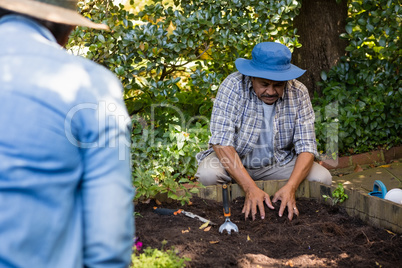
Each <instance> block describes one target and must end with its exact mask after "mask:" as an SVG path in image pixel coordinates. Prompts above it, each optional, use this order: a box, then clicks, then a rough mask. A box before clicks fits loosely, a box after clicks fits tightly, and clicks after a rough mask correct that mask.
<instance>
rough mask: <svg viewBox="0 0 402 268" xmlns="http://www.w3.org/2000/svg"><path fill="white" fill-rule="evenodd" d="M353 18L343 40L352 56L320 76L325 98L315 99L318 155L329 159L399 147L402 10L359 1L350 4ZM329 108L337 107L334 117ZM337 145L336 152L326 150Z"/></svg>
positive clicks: (384, 3)
mask: <svg viewBox="0 0 402 268" xmlns="http://www.w3.org/2000/svg"><path fill="white" fill-rule="evenodd" d="M350 12H351V15H350V17H349V19H348V23H347V26H346V33H344V34H342V35H341V36H342V38H346V39H348V40H349V46H348V47H347V48H346V50H347V52H348V54H347V56H345V57H343V58H342V59H341V60H340V62H339V64H338V65H337V66H335V67H334V68H332V69H331V70H330V71H329V72H328V73H324V72H323V73H322V74H321V77H322V79H323V81H322V82H321V83H320V86H321V87H322V88H323V97H316V98H315V99H313V103H314V105H315V107H317V108H316V112H317V114H318V115H319V118H320V119H321V120H322V121H321V122H319V124H317V126H316V132H317V137H318V140H319V145H320V148H319V149H320V150H321V151H326V152H327V153H328V154H332V153H334V152H337V151H338V150H339V153H341V154H352V153H362V152H367V151H370V150H373V149H377V148H379V147H380V148H389V147H391V146H394V145H398V144H400V143H401V125H402V117H401V107H402V79H401V72H400V67H401V66H402V57H401V56H402V50H401V47H402V46H401V39H400V29H401V28H400V25H401V22H402V19H401V16H402V8H401V7H400V5H399V4H398V3H396V2H393V1H384V0H382V1H369V0H361V1H353V2H352V3H351V6H350ZM331 105H332V106H334V105H335V106H337V107H338V110H337V111H335V113H334V112H333V111H330V112H329V113H328V109H327V108H328V107H329V106H331ZM330 126H333V127H336V128H338V130H337V131H333V127H332V128H331V127H330ZM338 131H339V133H338ZM338 135H339V139H338ZM334 140H337V142H336V144H337V146H332V148H331V143H330V144H329V147H328V141H330V142H331V141H334ZM332 144H335V143H332ZM324 145H327V148H324Z"/></svg>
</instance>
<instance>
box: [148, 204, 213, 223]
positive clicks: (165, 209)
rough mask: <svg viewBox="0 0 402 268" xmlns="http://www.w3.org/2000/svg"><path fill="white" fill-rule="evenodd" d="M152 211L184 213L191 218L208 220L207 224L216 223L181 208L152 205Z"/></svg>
mask: <svg viewBox="0 0 402 268" xmlns="http://www.w3.org/2000/svg"><path fill="white" fill-rule="evenodd" d="M154 212H155V213H156V214H159V215H179V214H183V215H185V216H187V217H190V218H193V219H198V220H200V221H202V222H208V224H209V225H216V223H214V222H212V221H210V220H207V219H205V218H203V217H201V216H198V215H196V214H194V213H191V212H188V211H184V210H182V209H168V208H157V207H154Z"/></svg>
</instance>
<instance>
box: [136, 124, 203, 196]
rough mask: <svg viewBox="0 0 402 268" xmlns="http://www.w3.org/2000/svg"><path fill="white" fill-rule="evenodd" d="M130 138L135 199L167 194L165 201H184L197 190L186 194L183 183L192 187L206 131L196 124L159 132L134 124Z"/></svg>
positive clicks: (159, 129)
mask: <svg viewBox="0 0 402 268" xmlns="http://www.w3.org/2000/svg"><path fill="white" fill-rule="evenodd" d="M134 126H135V127H134V131H133V138H132V145H133V146H132V155H133V183H134V186H136V188H137V198H140V197H144V198H149V197H154V196H155V195H156V194H158V193H167V194H168V197H170V198H173V199H181V200H182V202H185V201H188V200H189V198H190V193H197V192H198V188H194V187H190V190H189V192H184V195H179V194H178V190H179V189H182V190H186V188H185V187H184V186H183V184H184V183H188V184H190V185H193V179H194V174H195V172H196V170H197V161H196V159H195V157H194V156H195V155H196V154H197V153H198V152H200V151H202V150H203V149H205V148H204V147H205V146H206V142H205V140H208V135H209V132H208V129H207V128H206V127H203V126H202V125H201V124H200V123H196V124H195V126H194V127H193V128H190V129H188V130H186V129H184V128H182V127H181V126H179V125H169V130H168V131H163V130H162V129H161V128H153V127H143V126H142V125H141V123H140V122H135V125H134Z"/></svg>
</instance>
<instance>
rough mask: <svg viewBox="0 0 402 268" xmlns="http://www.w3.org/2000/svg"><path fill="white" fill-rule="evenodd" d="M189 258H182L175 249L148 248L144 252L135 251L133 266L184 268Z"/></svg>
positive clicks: (141, 267)
mask: <svg viewBox="0 0 402 268" xmlns="http://www.w3.org/2000/svg"><path fill="white" fill-rule="evenodd" d="M188 261H190V259H189V258H180V257H179V256H177V254H176V253H175V251H174V250H173V249H169V250H163V249H162V250H159V249H155V248H150V247H148V248H146V249H145V250H144V252H143V253H133V255H132V256H131V266H130V267H132V268H164V267H169V268H182V267H185V266H186V265H185V263H186V262H188Z"/></svg>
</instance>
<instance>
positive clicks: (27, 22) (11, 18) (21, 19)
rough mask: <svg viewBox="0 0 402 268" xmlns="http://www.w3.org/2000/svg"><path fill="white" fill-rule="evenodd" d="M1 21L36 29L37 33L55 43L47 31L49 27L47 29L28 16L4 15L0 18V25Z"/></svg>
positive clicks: (54, 39)
mask: <svg viewBox="0 0 402 268" xmlns="http://www.w3.org/2000/svg"><path fill="white" fill-rule="evenodd" d="M3 23H13V24H16V25H18V26H19V27H25V28H30V29H31V30H34V31H36V32H37V33H39V34H40V35H41V36H43V37H44V38H46V39H47V40H49V41H51V42H52V43H56V44H57V41H56V38H55V37H54V36H53V34H52V33H51V32H50V31H49V29H47V28H46V27H45V26H43V25H41V24H39V23H38V22H36V21H35V20H33V19H31V18H28V17H26V16H21V15H18V14H11V15H5V16H3V17H2V18H0V25H1V24H3Z"/></svg>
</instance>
